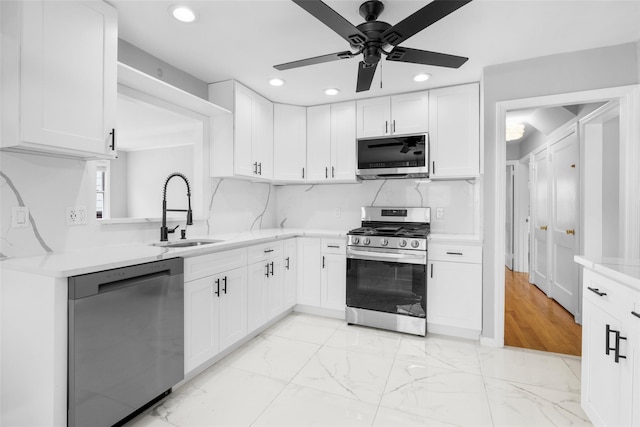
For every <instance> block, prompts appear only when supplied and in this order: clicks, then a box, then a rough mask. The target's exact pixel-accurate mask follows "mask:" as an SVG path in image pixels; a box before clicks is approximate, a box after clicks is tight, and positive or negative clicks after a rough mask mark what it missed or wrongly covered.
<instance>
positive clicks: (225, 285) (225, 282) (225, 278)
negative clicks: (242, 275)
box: [222, 276, 227, 295]
mask: <svg viewBox="0 0 640 427" xmlns="http://www.w3.org/2000/svg"><path fill="white" fill-rule="evenodd" d="M222 281H223V282H224V288H222V291H223V292H224V293H225V295H226V293H227V276H224V278H223V279H222Z"/></svg>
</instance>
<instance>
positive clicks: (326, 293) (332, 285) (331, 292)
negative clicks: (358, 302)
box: [320, 253, 347, 310]
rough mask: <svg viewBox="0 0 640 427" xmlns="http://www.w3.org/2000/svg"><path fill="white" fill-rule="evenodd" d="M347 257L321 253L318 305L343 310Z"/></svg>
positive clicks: (345, 292) (345, 293) (345, 291)
mask: <svg viewBox="0 0 640 427" xmlns="http://www.w3.org/2000/svg"><path fill="white" fill-rule="evenodd" d="M346 278H347V258H346V257H345V255H342V254H334V253H324V254H323V255H322V273H321V285H320V289H321V297H320V306H321V307H323V308H331V309H334V310H344V309H345V306H346V301H347V286H346V283H347V281H346Z"/></svg>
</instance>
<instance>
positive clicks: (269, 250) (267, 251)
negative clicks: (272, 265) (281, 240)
mask: <svg viewBox="0 0 640 427" xmlns="http://www.w3.org/2000/svg"><path fill="white" fill-rule="evenodd" d="M269 252H273V249H266V250H265V251H264V253H265V254H268V253H269Z"/></svg>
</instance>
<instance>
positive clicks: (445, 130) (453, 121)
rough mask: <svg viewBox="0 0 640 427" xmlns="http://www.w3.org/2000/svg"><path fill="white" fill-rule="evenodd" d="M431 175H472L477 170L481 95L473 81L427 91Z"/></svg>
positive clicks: (478, 165)
mask: <svg viewBox="0 0 640 427" xmlns="http://www.w3.org/2000/svg"><path fill="white" fill-rule="evenodd" d="M429 144H430V150H431V177H432V178H434V179H435V178H464V177H475V176H478V175H479V172H480V95H479V89H478V85H477V84H476V83H474V84H469V85H461V86H452V87H447V88H442V89H434V90H432V91H430V93H429Z"/></svg>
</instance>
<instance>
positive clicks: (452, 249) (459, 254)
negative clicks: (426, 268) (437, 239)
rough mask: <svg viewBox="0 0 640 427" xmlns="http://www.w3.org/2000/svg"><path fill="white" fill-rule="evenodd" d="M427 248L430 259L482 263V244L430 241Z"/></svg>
mask: <svg viewBox="0 0 640 427" xmlns="http://www.w3.org/2000/svg"><path fill="white" fill-rule="evenodd" d="M427 249H428V251H429V252H428V253H427V256H428V258H429V261H454V262H470V263H474V264H480V263H482V246H476V245H465V244H460V243H453V244H448V243H431V242H429V245H428V247H427Z"/></svg>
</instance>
